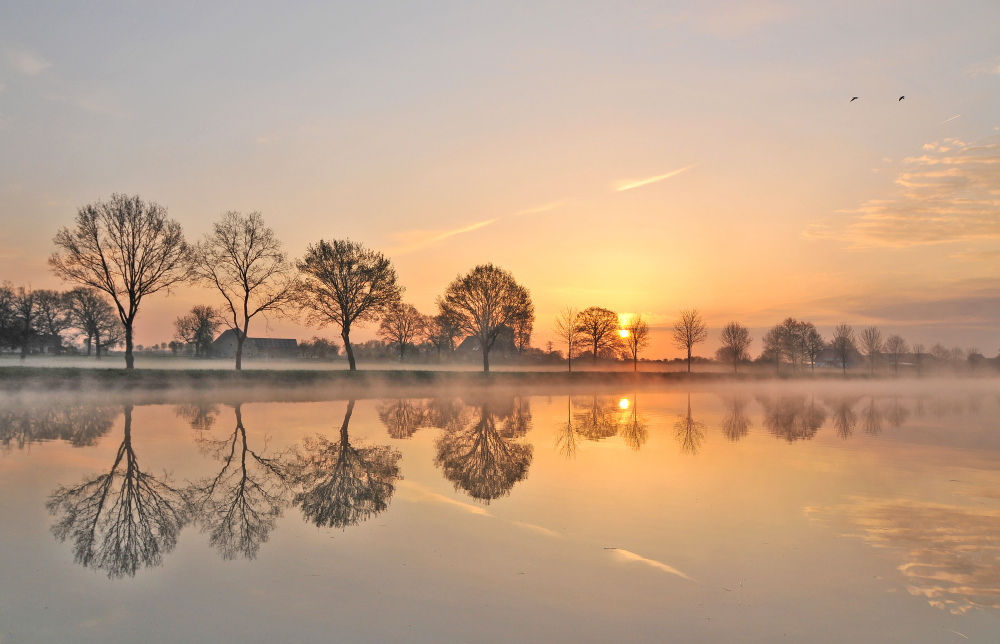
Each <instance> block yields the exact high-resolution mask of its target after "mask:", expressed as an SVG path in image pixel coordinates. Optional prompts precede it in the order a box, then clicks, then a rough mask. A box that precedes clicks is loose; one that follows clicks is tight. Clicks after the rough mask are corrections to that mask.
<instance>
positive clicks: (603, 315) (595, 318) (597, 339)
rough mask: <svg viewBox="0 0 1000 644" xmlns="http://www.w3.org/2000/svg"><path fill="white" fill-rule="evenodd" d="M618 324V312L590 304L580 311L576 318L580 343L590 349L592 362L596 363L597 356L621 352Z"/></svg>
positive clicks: (615, 354) (614, 354) (613, 354)
mask: <svg viewBox="0 0 1000 644" xmlns="http://www.w3.org/2000/svg"><path fill="white" fill-rule="evenodd" d="M620 326H621V325H620V323H619V321H618V314H617V313H615V312H614V311H611V310H609V309H603V308H601V307H599V306H591V307H588V308H585V309H584V310H582V311H580V315H579V316H578V317H577V319H576V327H577V329H578V331H579V334H580V343H581V345H582V346H586V347H588V348H589V349H590V351H591V353H592V354H593V359H594V364H597V358H598V356H601V355H604V356H617V355H618V354H620V353H621V350H622V338H621V335H620V334H619V330H620Z"/></svg>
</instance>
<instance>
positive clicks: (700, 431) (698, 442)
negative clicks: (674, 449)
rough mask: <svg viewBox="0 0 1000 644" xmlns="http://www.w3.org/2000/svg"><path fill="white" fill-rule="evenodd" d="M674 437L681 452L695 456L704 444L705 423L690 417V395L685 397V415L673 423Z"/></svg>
mask: <svg viewBox="0 0 1000 644" xmlns="http://www.w3.org/2000/svg"><path fill="white" fill-rule="evenodd" d="M674 437H675V438H676V439H677V442H678V443H679V444H680V446H681V452H684V453H687V454H691V455H692V456H695V455H697V454H698V450H700V449H701V446H702V444H703V443H704V442H705V423H702V422H699V421H697V420H695V419H694V417H693V416H692V415H691V394H688V396H687V415H686V416H684V417H683V418H682V419H681V420H678V421H677V422H676V423H674Z"/></svg>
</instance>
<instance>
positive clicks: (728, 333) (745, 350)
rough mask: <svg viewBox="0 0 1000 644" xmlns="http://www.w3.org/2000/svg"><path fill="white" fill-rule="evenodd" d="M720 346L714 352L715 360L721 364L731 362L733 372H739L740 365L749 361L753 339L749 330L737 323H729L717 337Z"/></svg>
mask: <svg viewBox="0 0 1000 644" xmlns="http://www.w3.org/2000/svg"><path fill="white" fill-rule="evenodd" d="M719 339H720V340H721V341H722V346H721V347H719V350H718V351H716V352H715V356H716V358H718V359H719V360H721V361H723V362H732V363H733V371H734V372H738V371H739V370H740V363H741V362H745V361H747V360H749V359H750V343H751V342H753V337H751V335H750V329H748V328H746V327H745V326H743V325H742V324H740V323H739V322H730V323H729V324H727V325H726V326H724V327H723V328H722V334H721V335H720V336H719Z"/></svg>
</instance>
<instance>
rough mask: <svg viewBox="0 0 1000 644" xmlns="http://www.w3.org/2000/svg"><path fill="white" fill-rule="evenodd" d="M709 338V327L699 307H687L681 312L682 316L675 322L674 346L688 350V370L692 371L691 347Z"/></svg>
mask: <svg viewBox="0 0 1000 644" xmlns="http://www.w3.org/2000/svg"><path fill="white" fill-rule="evenodd" d="M707 339H708V327H707V326H705V322H704V321H702V319H701V313H699V312H698V309H687V310H685V311H681V312H680V318H678V320H677V321H676V322H674V346H675V347H677V348H678V349H681V350H682V351H687V363H688V372H690V371H691V349H692V348H693V347H694V345H696V344H701V343H702V342H704V341H705V340H707Z"/></svg>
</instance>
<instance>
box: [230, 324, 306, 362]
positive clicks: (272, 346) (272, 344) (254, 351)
mask: <svg viewBox="0 0 1000 644" xmlns="http://www.w3.org/2000/svg"><path fill="white" fill-rule="evenodd" d="M236 344H237V342H236V331H234V330H232V329H226V330H225V331H224V332H223V333H222V335H220V336H219V337H217V338H216V339H215V341H214V342H212V355H214V356H218V357H222V358H233V357H235V356H236ZM298 356H299V343H298V342H297V341H295V340H294V339H291V338H250V337H248V338H247V339H246V341H245V342H244V343H243V357H244V358H297V357H298Z"/></svg>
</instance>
